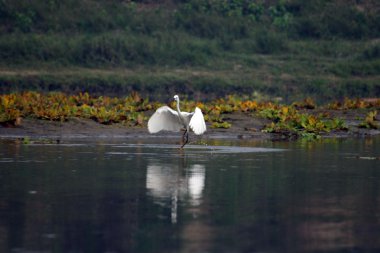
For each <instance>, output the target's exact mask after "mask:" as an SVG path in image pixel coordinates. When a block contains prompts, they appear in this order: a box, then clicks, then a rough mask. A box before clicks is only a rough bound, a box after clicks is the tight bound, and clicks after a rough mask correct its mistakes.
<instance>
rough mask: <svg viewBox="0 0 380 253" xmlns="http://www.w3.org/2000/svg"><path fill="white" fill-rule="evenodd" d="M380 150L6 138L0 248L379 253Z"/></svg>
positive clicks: (0, 175) (377, 145)
mask: <svg viewBox="0 0 380 253" xmlns="http://www.w3.org/2000/svg"><path fill="white" fill-rule="evenodd" d="M155 141H157V140H155ZM161 141H162V140H161ZM161 141H160V142H161ZM150 142H151V141H150ZM379 157H380V139H379V138H375V139H348V140H336V139H329V140H324V141H318V142H275V143H272V142H253V141H239V142H232V141H214V142H211V143H208V145H201V146H196V145H189V146H187V148H186V149H185V150H182V151H181V150H179V149H178V147H177V146H176V145H172V144H168V143H154V144H152V143H149V140H147V141H144V140H140V141H133V140H129V141H125V142H119V143H107V142H96V141H82V142H71V143H62V144H28V145H25V144H22V143H19V142H15V141H0V187H1V191H0V252H378V251H380V240H379V238H380V184H379V183H380V161H379Z"/></svg>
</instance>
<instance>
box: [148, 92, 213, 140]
mask: <svg viewBox="0 0 380 253" xmlns="http://www.w3.org/2000/svg"><path fill="white" fill-rule="evenodd" d="M174 100H175V101H176V102H177V111H174V110H173V109H171V108H170V107H169V106H162V107H160V108H158V109H157V110H156V112H155V113H154V114H153V115H152V116H151V117H150V119H149V121H148V131H149V133H151V134H153V133H157V132H159V131H162V130H166V131H173V132H178V131H180V130H181V129H182V128H185V132H184V134H183V136H182V143H183V144H182V146H181V148H183V147H184V146H185V145H186V143H188V141H189V130H190V129H191V130H193V132H194V133H195V134H196V135H201V134H203V133H204V132H206V123H205V120H204V118H203V114H202V111H201V109H199V108H198V107H195V110H194V112H181V110H180V109H179V97H178V95H175V96H174Z"/></svg>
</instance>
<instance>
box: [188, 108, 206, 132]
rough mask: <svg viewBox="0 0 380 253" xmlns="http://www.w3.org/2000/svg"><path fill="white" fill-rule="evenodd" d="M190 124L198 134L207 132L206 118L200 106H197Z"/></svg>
mask: <svg viewBox="0 0 380 253" xmlns="http://www.w3.org/2000/svg"><path fill="white" fill-rule="evenodd" d="M189 126H190V128H191V129H192V130H193V132H194V133H195V134H196V135H200V134H203V133H204V132H206V123H205V119H204V118H203V113H202V111H201V109H199V108H198V107H196V108H195V111H194V114H193V117H191V120H190V123H189Z"/></svg>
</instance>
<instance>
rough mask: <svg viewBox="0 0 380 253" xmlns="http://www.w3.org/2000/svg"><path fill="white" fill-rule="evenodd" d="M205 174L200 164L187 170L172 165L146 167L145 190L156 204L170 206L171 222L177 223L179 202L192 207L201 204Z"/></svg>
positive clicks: (203, 167)
mask: <svg viewBox="0 0 380 253" xmlns="http://www.w3.org/2000/svg"><path fill="white" fill-rule="evenodd" d="M205 172H206V169H205V166H204V165H202V164H193V165H190V166H189V167H188V168H186V167H180V166H176V165H172V164H154V165H148V166H147V179H146V188H147V190H148V194H149V195H150V196H152V197H153V198H154V202H155V203H156V204H159V205H162V206H168V205H170V209H171V222H172V223H177V214H178V210H177V209H178V202H179V201H184V202H186V203H188V204H190V206H192V207H195V206H199V205H200V204H201V203H202V193H203V189H204V187H205V177H206V173H205ZM168 202H169V203H168Z"/></svg>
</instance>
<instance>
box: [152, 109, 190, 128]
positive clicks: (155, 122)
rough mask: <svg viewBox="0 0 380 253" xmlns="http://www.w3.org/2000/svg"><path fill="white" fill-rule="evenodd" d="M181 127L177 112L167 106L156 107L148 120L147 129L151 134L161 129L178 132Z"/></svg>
mask: <svg viewBox="0 0 380 253" xmlns="http://www.w3.org/2000/svg"><path fill="white" fill-rule="evenodd" d="M182 127H183V126H182V124H181V122H180V121H179V118H178V113H177V112H176V111H174V110H173V109H171V108H170V107H168V106H162V107H160V108H158V109H157V110H156V112H155V113H154V114H153V115H152V117H150V119H149V121H148V131H149V133H151V134H154V133H157V132H159V131H161V130H166V131H173V132H178V131H180V130H181V128H182Z"/></svg>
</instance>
